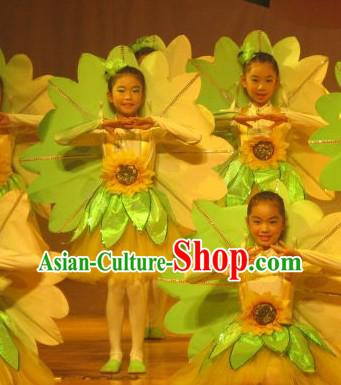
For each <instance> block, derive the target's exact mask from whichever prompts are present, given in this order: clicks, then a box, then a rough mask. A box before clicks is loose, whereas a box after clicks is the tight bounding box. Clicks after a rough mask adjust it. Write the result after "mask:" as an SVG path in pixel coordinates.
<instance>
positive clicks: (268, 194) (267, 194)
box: [247, 191, 285, 219]
mask: <svg viewBox="0 0 341 385" xmlns="http://www.w3.org/2000/svg"><path fill="white" fill-rule="evenodd" d="M264 201H268V202H272V203H276V204H277V206H278V209H279V212H280V214H281V215H282V217H283V218H284V219H285V206H284V201H283V199H282V198H281V197H280V196H279V195H278V194H276V193H274V192H273V191H262V192H259V193H257V194H256V195H254V196H253V197H252V198H251V199H250V202H249V204H248V206H247V216H248V217H249V216H250V214H251V211H252V208H253V207H254V206H255V205H256V204H257V203H259V202H264Z"/></svg>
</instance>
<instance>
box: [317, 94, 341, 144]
mask: <svg viewBox="0 0 341 385" xmlns="http://www.w3.org/2000/svg"><path fill="white" fill-rule="evenodd" d="M340 106H341V93H340V92H336V93H332V94H327V95H323V96H321V97H320V99H318V101H317V102H316V110H317V112H318V113H319V114H320V115H321V116H322V118H323V119H324V120H325V121H327V122H328V123H335V124H337V123H339V121H340V118H339V113H340V110H341V107H340ZM317 132H321V131H320V130H318V131H317ZM314 136H315V135H314Z"/></svg>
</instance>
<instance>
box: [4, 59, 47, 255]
mask: <svg viewBox="0 0 341 385" xmlns="http://www.w3.org/2000/svg"><path fill="white" fill-rule="evenodd" d="M48 78H49V77H48V76H43V77H40V78H37V79H34V80H32V63H31V61H30V60H29V58H28V57H27V56H25V55H15V56H14V57H13V58H11V60H10V61H9V62H8V63H7V64H6V63H5V59H4V57H3V55H2V52H1V51H0V247H4V248H6V249H12V250H16V251H18V252H23V253H27V252H29V253H32V254H36V255H42V253H43V251H44V250H47V245H46V244H45V242H44V241H43V239H42V237H41V235H40V232H39V228H38V225H37V223H36V219H35V217H34V213H33V211H32V210H31V206H30V203H29V201H28V197H27V194H26V192H25V189H26V183H28V182H30V181H32V179H33V175H32V174H30V173H29V172H27V171H26V170H24V169H23V168H22V167H21V166H20V164H19V162H18V157H19V155H20V153H21V152H22V151H23V150H24V149H25V148H27V147H29V146H30V145H32V143H34V142H37V141H38V125H39V123H40V121H41V120H42V118H43V114H44V113H45V112H47V111H48V110H49V109H50V108H51V103H50V101H49V99H48V97H47V94H46V89H47V81H48ZM34 208H35V210H36V211H37V212H39V213H41V214H42V215H45V216H46V208H44V209H43V207H42V206H38V205H36V206H35V207H34ZM14 213H15V214H16V215H18V216H19V217H21V219H20V220H19V221H16V220H15V219H14V215H13V214H14Z"/></svg>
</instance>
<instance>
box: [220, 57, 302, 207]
mask: <svg viewBox="0 0 341 385" xmlns="http://www.w3.org/2000/svg"><path fill="white" fill-rule="evenodd" d="M241 58H243V59H241V62H242V64H243V75H242V77H241V85H242V87H243V88H244V90H245V92H246V94H247V96H248V98H249V99H250V106H249V107H247V108H242V109H241V110H240V112H239V113H236V114H234V116H233V117H232V121H233V122H235V124H234V125H233V127H234V129H235V130H236V136H237V137H238V138H239V155H238V158H237V159H235V160H233V161H232V162H231V163H230V164H229V166H228V168H227V169H225V170H224V171H223V174H222V177H223V178H224V180H225V182H226V185H227V188H228V194H227V196H226V205H228V206H229V205H237V204H242V203H244V202H245V201H246V199H247V198H248V197H249V196H250V194H251V192H252V191H255V190H257V189H258V190H261V191H262V190H266V189H267V186H269V184H270V183H272V182H274V181H276V180H280V181H281V182H283V183H284V184H285V185H286V187H287V189H288V191H289V194H290V199H291V201H296V200H300V199H304V196H305V195H304V187H303V184H302V181H301V178H300V177H299V175H298V174H297V172H296V170H295V168H294V167H292V165H290V164H289V163H288V162H286V159H287V148H288V147H289V143H288V142H287V141H286V138H287V135H288V133H289V130H290V128H291V126H290V124H289V123H288V117H287V115H286V114H285V112H284V111H283V110H281V109H279V108H275V107H273V105H272V104H271V99H272V97H273V96H274V94H275V92H276V90H277V88H278V86H279V82H280V80H279V69H278V64H277V62H276V61H275V59H274V58H273V56H271V55H270V54H267V53H264V52H257V53H254V54H253V55H252V56H251V58H249V59H247V60H246V61H243V60H244V59H245V58H244V57H243V56H242V55H241Z"/></svg>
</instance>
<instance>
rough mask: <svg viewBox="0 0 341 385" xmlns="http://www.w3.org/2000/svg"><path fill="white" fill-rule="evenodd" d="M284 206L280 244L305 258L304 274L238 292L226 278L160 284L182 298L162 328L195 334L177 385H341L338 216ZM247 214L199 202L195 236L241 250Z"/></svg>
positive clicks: (254, 282) (253, 282) (249, 283)
mask: <svg viewBox="0 0 341 385" xmlns="http://www.w3.org/2000/svg"><path fill="white" fill-rule="evenodd" d="M286 202H287V216H288V222H289V223H288V227H287V231H286V234H285V238H284V241H285V243H286V244H288V245H289V247H295V248H296V249H297V250H298V251H299V253H300V254H301V255H302V260H303V269H304V271H303V272H301V273H284V272H283V273H282V272H278V273H269V272H265V273H257V272H254V273H251V272H249V271H246V272H244V273H241V274H240V278H241V281H240V282H239V283H237V284H235V283H230V282H227V281H226V278H225V280H222V279H220V280H215V281H212V280H208V281H207V280H206V282H204V284H202V283H198V284H194V285H193V284H192V285H191V284H188V283H187V284H186V283H185V282H184V281H183V277H181V275H178V276H174V275H172V274H171V273H167V274H166V275H165V277H163V279H162V282H161V286H162V287H164V288H165V289H166V290H167V291H168V292H169V293H170V294H173V295H174V296H176V297H178V298H179V302H178V303H177V304H175V305H174V307H173V308H172V309H170V311H169V313H168V314H167V317H166V326H167V327H168V328H169V329H170V330H171V331H173V332H176V333H191V334H194V335H193V337H192V339H191V343H190V346H189V354H190V357H192V359H191V361H190V363H189V364H188V365H187V366H186V367H184V368H183V369H181V370H180V371H179V372H178V373H177V374H175V376H174V378H173V379H172V381H171V383H172V384H186V385H189V384H206V383H210V384H212V385H218V384H219V385H227V384H229V385H230V384H231V385H232V384H233V385H236V384H240V385H241V384H244V385H246V384H247V385H258V384H262V385H270V384H271V385H278V384H283V385H284V384H286V385H289V384H300V385H301V384H316V385H317V384H319V385H322V384H323V385H326V384H330V385H331V384H334V383H338V381H340V370H339V369H340V365H341V360H340V357H339V354H340V348H341V345H340V342H341V341H340V338H339V333H338V330H339V328H340V319H339V306H340V297H339V296H340V279H339V274H340V266H341V264H340V258H339V257H338V252H339V250H340V226H339V223H340V217H341V214H340V213H336V214H331V215H328V216H326V217H323V214H322V212H321V210H320V209H319V208H318V207H317V206H316V205H315V204H313V203H311V202H307V201H297V202H295V203H293V204H292V205H289V197H288V195H287V196H286ZM246 210H247V207H246V206H235V207H230V208H219V207H217V206H215V205H213V204H211V203H210V202H198V204H197V207H196V209H195V211H194V221H195V223H196V226H197V230H198V233H197V234H196V236H195V237H197V238H200V239H202V240H203V247H207V248H209V249H210V250H214V249H215V248H217V247H224V248H227V247H238V245H241V244H244V245H245V233H246V232H247V228H246V224H245V223H244V221H242V220H241V218H244V217H246ZM307 218H309V219H307ZM236 219H239V220H238V221H236ZM249 242H250V241H247V243H248V244H249V245H250V243H249ZM290 245H291V246H290ZM261 255H264V253H262V254H261ZM272 255H276V253H275V252H274V251H273V250H271V249H269V250H267V251H266V252H265V255H264V256H265V257H266V258H267V257H268V256H272ZM192 274H193V277H195V276H196V274H198V273H192ZM202 274H204V273H202ZM199 275H200V273H199ZM206 277H207V273H206ZM177 281H178V284H176V282H177ZM184 286H186V287H189V289H188V290H185V287H184ZM176 318H177V322H175V320H176ZM205 346H206V347H205Z"/></svg>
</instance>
